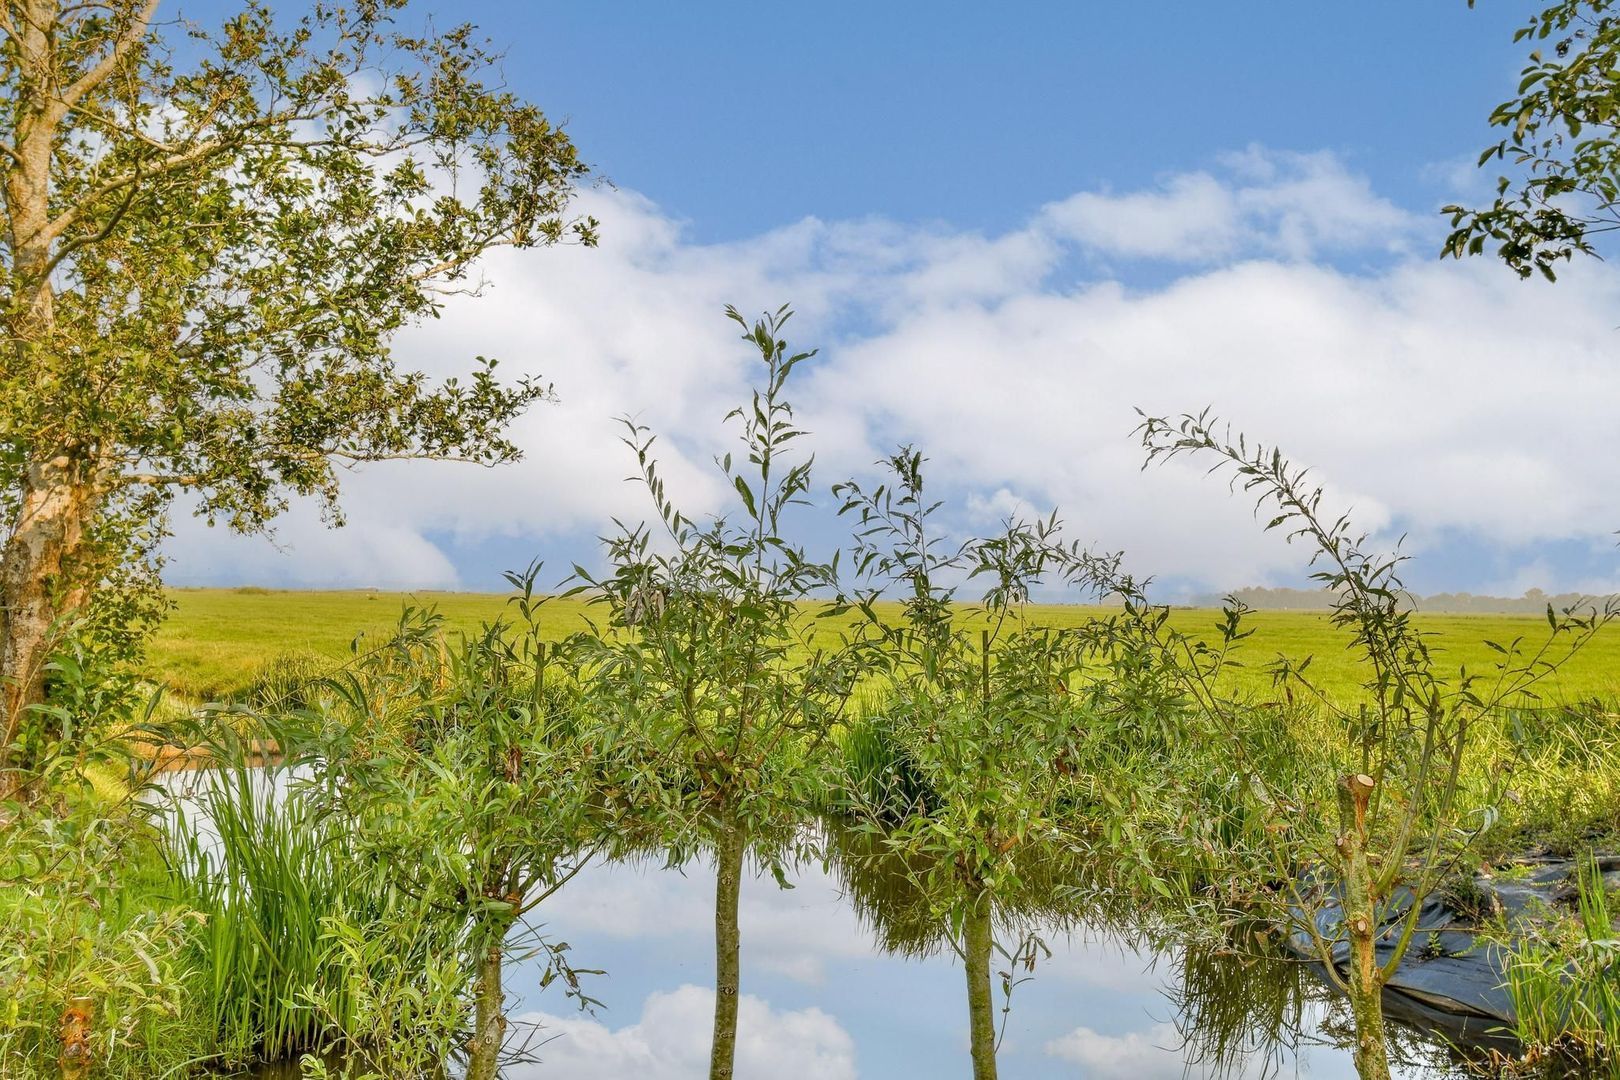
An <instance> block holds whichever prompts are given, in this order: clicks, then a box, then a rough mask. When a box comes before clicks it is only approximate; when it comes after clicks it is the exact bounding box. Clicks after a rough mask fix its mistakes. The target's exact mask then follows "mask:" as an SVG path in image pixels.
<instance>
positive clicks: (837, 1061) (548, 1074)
mask: <svg viewBox="0 0 1620 1080" xmlns="http://www.w3.org/2000/svg"><path fill="white" fill-rule="evenodd" d="M737 1013H738V1016H737V1031H738V1035H737V1076H738V1077H739V1078H741V1080H766V1078H768V1077H775V1076H782V1075H784V1073H783V1069H784V1068H785V1067H789V1066H786V1065H785V1064H784V1063H791V1066H790V1067H789V1068H790V1072H791V1074H792V1075H793V1076H795V1077H798V1078H800V1080H853V1078H854V1076H855V1044H854V1042H853V1040H851V1039H850V1037H849V1034H848V1033H847V1032H846V1031H845V1030H844V1029H843V1028H842V1027H841V1026H839V1023H838V1021H837V1020H836V1019H834V1018H833V1017H832V1016H829V1015H828V1014H827V1013H825V1012H822V1011H821V1010H820V1009H817V1008H808V1009H798V1010H789V1011H778V1010H775V1009H772V1008H771V1007H770V1005H768V1004H767V1003H766V1002H764V1001H761V1000H760V999H759V998H757V997H754V996H752V995H748V994H745V995H744V996H743V997H742V1000H741V1001H739V1002H738V1006H737ZM713 1016H714V991H713V990H709V989H704V988H701V987H696V986H690V985H688V986H682V987H680V988H679V989H677V990H673V991H669V992H660V993H654V994H652V995H650V996H649V997H648V998H647V1000H646V1002H645V1003H644V1004H643V1005H642V1010H641V1017H640V1019H639V1020H637V1021H636V1022H635V1023H634V1024H630V1025H627V1026H625V1027H620V1028H613V1027H609V1026H607V1025H606V1024H603V1023H600V1022H598V1021H596V1020H592V1019H589V1018H586V1017H580V1016H578V1015H574V1016H552V1015H549V1014H546V1013H530V1014H528V1015H525V1016H522V1017H519V1018H518V1025H519V1026H520V1027H528V1028H530V1029H531V1030H533V1031H534V1037H533V1038H532V1039H531V1040H530V1045H529V1046H528V1048H527V1051H528V1054H529V1055H530V1056H532V1057H535V1058H538V1060H537V1061H533V1062H529V1063H525V1064H521V1065H514V1066H511V1067H509V1068H508V1069H507V1071H506V1075H507V1076H510V1077H512V1078H513V1080H530V1078H534V1080H539V1078H541V1077H545V1078H548V1080H550V1078H555V1080H617V1078H619V1077H627V1076H633V1077H637V1078H638V1080H688V1078H697V1077H703V1076H707V1075H708V1071H709V1035H710V1027H711V1024H712V1019H713Z"/></svg>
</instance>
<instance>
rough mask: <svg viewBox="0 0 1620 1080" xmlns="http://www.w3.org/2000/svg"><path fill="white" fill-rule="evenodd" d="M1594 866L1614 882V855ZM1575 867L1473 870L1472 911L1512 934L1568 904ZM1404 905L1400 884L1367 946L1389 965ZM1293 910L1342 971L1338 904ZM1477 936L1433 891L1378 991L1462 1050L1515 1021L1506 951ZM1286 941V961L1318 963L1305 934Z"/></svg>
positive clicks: (1345, 954)
mask: <svg viewBox="0 0 1620 1080" xmlns="http://www.w3.org/2000/svg"><path fill="white" fill-rule="evenodd" d="M1597 861H1598V869H1599V870H1600V871H1602V872H1603V874H1604V880H1605V882H1606V883H1607V884H1608V885H1610V886H1615V885H1620V855H1606V856H1599V857H1598V860H1597ZM1579 865H1580V864H1579V863H1577V862H1576V861H1574V860H1571V859H1563V858H1556V857H1553V856H1550V855H1544V854H1536V855H1529V856H1526V857H1524V858H1522V859H1518V860H1515V861H1514V862H1513V863H1512V864H1510V866H1509V867H1507V868H1506V869H1508V870H1510V872H1511V876H1509V877H1506V878H1504V877H1501V876H1499V875H1500V874H1501V873H1502V872H1503V871H1502V870H1499V871H1498V872H1497V873H1495V874H1493V873H1489V872H1484V871H1482V872H1479V873H1477V874H1475V875H1474V879H1473V886H1474V894H1475V898H1476V900H1477V903H1478V905H1479V908H1480V910H1483V911H1486V912H1489V913H1491V914H1499V915H1501V916H1502V918H1503V920H1504V922H1505V923H1506V925H1507V927H1508V931H1509V934H1510V935H1511V934H1512V932H1513V929H1514V928H1515V927H1527V926H1528V925H1530V924H1531V923H1533V922H1534V921H1536V920H1539V919H1542V918H1545V917H1546V915H1547V913H1548V912H1550V911H1552V910H1554V909H1555V908H1556V907H1558V906H1559V905H1561V904H1562V905H1567V904H1568V903H1569V902H1570V901H1571V899H1572V898H1573V897H1574V896H1575V892H1576V886H1575V882H1576V873H1577V869H1578V867H1579ZM1333 891H1334V892H1336V891H1337V890H1333ZM1412 900H1413V896H1412V892H1411V890H1410V889H1407V888H1406V887H1404V886H1402V887H1400V888H1398V889H1397V890H1396V891H1395V895H1394V896H1393V897H1392V898H1391V900H1390V903H1389V904H1388V906H1387V907H1386V908H1385V911H1384V916H1383V918H1382V919H1381V920H1380V921H1379V934H1378V938H1377V941H1376V943H1375V947H1376V950H1377V958H1378V962H1379V963H1381V964H1387V963H1388V962H1389V960H1390V957H1391V956H1393V955H1394V952H1395V947H1396V945H1397V944H1398V943H1399V941H1400V935H1401V930H1402V927H1403V925H1404V922H1405V919H1406V916H1407V915H1408V913H1410V911H1411V909H1412ZM1293 914H1294V917H1295V918H1296V919H1312V920H1313V921H1314V923H1315V925H1316V929H1317V932H1318V934H1320V935H1321V937H1322V938H1323V939H1324V940H1327V941H1332V942H1333V954H1332V955H1333V963H1334V966H1335V967H1337V968H1338V969H1339V970H1340V971H1341V972H1347V971H1348V970H1349V961H1350V941H1349V935H1348V934H1347V933H1345V929H1344V913H1343V909H1342V907H1341V905H1340V902H1339V901H1338V899H1337V898H1336V897H1334V896H1331V895H1330V896H1329V897H1328V898H1327V899H1326V900H1324V901H1323V903H1322V904H1321V906H1320V907H1319V908H1318V909H1317V910H1316V912H1315V913H1314V916H1312V915H1311V914H1309V913H1307V912H1304V911H1302V910H1301V909H1299V908H1295V909H1294V912H1293ZM1479 930H1480V928H1479V926H1478V924H1477V922H1476V920H1475V918H1474V917H1473V916H1472V915H1470V914H1468V913H1466V912H1462V911H1459V910H1457V909H1456V908H1455V907H1454V906H1452V905H1451V904H1450V903H1448V902H1447V899H1446V897H1444V896H1441V895H1436V894H1431V895H1430V896H1429V897H1428V898H1427V899H1426V900H1425V901H1424V902H1423V906H1422V909H1421V910H1420V911H1419V912H1418V921H1417V929H1416V930H1415V931H1414V932H1413V934H1412V941H1411V943H1410V945H1409V946H1408V947H1407V950H1406V955H1405V956H1404V957H1403V958H1402V960H1401V963H1400V965H1399V966H1398V967H1397V968H1396V969H1395V973H1394V974H1393V975H1391V976H1390V979H1389V981H1388V983H1387V984H1386V986H1385V995H1384V997H1385V1002H1386V1004H1387V1005H1389V1006H1392V1008H1391V1013H1392V1015H1396V1016H1398V1017H1400V1018H1401V1019H1406V1020H1408V1021H1412V1022H1416V1023H1418V1024H1419V1025H1420V1026H1423V1027H1430V1028H1435V1029H1438V1030H1439V1031H1441V1032H1443V1033H1444V1034H1445V1035H1446V1036H1447V1037H1448V1038H1449V1039H1451V1040H1452V1041H1453V1042H1454V1043H1455V1044H1456V1045H1458V1046H1459V1047H1461V1048H1464V1049H1467V1048H1470V1047H1474V1048H1481V1049H1483V1048H1486V1047H1489V1046H1500V1045H1502V1042H1503V1040H1504V1039H1506V1040H1511V1038H1512V1036H1511V1032H1512V1031H1513V1028H1514V1026H1515V1024H1516V1021H1517V1016H1516V1014H1515V1012H1514V1008H1513V999H1512V997H1511V996H1510V995H1509V994H1508V991H1507V963H1508V958H1509V955H1510V953H1511V945H1505V944H1503V943H1501V942H1499V941H1488V940H1485V939H1484V938H1483V937H1482V936H1481V935H1480V932H1479ZM1286 945H1287V948H1288V950H1289V951H1290V952H1292V953H1293V954H1294V955H1296V956H1299V957H1300V958H1302V959H1305V960H1310V961H1313V962H1317V963H1320V960H1321V958H1320V956H1319V955H1318V953H1317V950H1316V946H1315V944H1314V942H1313V941H1312V939H1311V935H1310V933H1309V932H1307V931H1306V930H1303V929H1296V930H1295V931H1293V932H1292V933H1291V934H1289V935H1288V936H1287V938H1286Z"/></svg>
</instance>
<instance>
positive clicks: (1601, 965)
mask: <svg viewBox="0 0 1620 1080" xmlns="http://www.w3.org/2000/svg"><path fill="white" fill-rule="evenodd" d="M1507 990H1508V993H1509V995H1510V996H1511V997H1512V1000H1513V1007H1514V1011H1515V1013H1516V1015H1517V1017H1518V1035H1519V1039H1520V1041H1522V1042H1523V1043H1524V1044H1525V1046H1526V1047H1528V1048H1530V1049H1531V1051H1532V1052H1533V1054H1534V1055H1542V1054H1560V1055H1563V1056H1566V1057H1575V1058H1578V1059H1580V1060H1581V1061H1583V1062H1584V1064H1585V1066H1586V1068H1587V1069H1588V1070H1589V1072H1590V1074H1591V1075H1594V1076H1607V1077H1611V1078H1614V1077H1620V932H1617V931H1616V927H1615V911H1614V908H1613V898H1612V897H1611V896H1610V895H1609V893H1608V891H1607V889H1606V887H1605V883H1604V880H1603V873H1602V871H1601V870H1600V869H1599V868H1598V864H1597V861H1596V860H1595V859H1589V860H1588V861H1587V862H1586V864H1585V865H1584V866H1583V867H1582V869H1581V871H1580V873H1579V876H1578V878H1577V898H1576V910H1575V914H1574V916H1573V917H1572V918H1568V919H1564V920H1561V921H1560V922H1559V923H1557V924H1554V926H1553V927H1552V928H1551V929H1549V930H1543V931H1542V932H1541V933H1540V934H1538V935H1537V936H1534V937H1531V938H1528V939H1526V940H1525V941H1523V942H1521V943H1520V944H1519V945H1517V946H1515V947H1514V948H1513V951H1512V953H1511V955H1510V957H1509V959H1508V965H1507Z"/></svg>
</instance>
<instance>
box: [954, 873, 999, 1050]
mask: <svg viewBox="0 0 1620 1080" xmlns="http://www.w3.org/2000/svg"><path fill="white" fill-rule="evenodd" d="M990 914H991V913H990V898H989V897H988V896H985V895H983V894H980V895H979V896H978V897H976V898H975V900H974V902H973V906H972V907H971V908H969V909H968V913H967V918H966V920H965V921H964V924H963V928H962V945H963V948H962V961H963V963H962V967H963V969H964V970H965V972H966V975H967V998H968V1031H969V1035H970V1045H971V1046H972V1052H973V1080H995V1077H996V1014H995V1006H994V1004H993V1002H992V1001H991V999H990V954H991V950H992V948H993V945H994V938H993V936H992V934H993V930H992V927H991V922H990Z"/></svg>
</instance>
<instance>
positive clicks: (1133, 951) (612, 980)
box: [510, 865, 1462, 1080]
mask: <svg viewBox="0 0 1620 1080" xmlns="http://www.w3.org/2000/svg"><path fill="white" fill-rule="evenodd" d="M790 880H791V881H792V882H793V884H794V886H795V887H794V888H793V889H791V890H781V889H778V888H777V886H776V884H775V883H774V882H773V881H772V880H771V879H770V878H769V877H765V876H761V877H757V878H755V879H753V880H751V881H749V882H748V883H747V884H746V885H745V887H744V890H743V896H742V910H741V924H742V929H743V993H744V995H745V998H744V1002H743V1012H742V1021H743V1022H742V1037H741V1042H740V1043H739V1053H738V1075H739V1076H741V1077H778V1076H795V1077H806V1078H828V1080H832V1078H839V1080H847V1078H850V1077H855V1076H865V1077H898V1076H930V1077H932V1076H939V1077H951V1076H967V1075H969V1071H970V1070H969V1063H968V1056H967V1039H966V1033H965V1032H966V1025H965V1013H966V1005H965V1003H964V1001H963V991H962V979H961V975H960V970H959V967H958V965H959V961H958V959H957V957H956V955H955V954H954V953H953V952H952V951H951V950H949V949H945V948H941V947H940V945H941V937H940V931H939V930H937V929H935V928H933V927H930V926H929V925H928V923H927V919H926V913H927V911H928V909H929V908H930V907H931V905H929V904H928V903H926V902H925V901H924V900H923V899H922V898H920V897H919V896H917V895H915V893H912V894H910V895H909V896H908V892H907V889H906V888H904V887H903V886H904V882H905V880H906V879H902V880H901V881H900V882H899V883H898V884H897V883H896V882H894V881H891V882H889V886H888V887H887V888H878V889H870V890H866V891H865V892H864V894H863V896H860V897H857V896H856V895H855V890H853V889H850V888H849V887H848V886H849V884H850V883H849V882H848V881H847V880H846V879H845V875H844V874H843V873H842V872H841V871H837V870H835V871H832V872H829V871H824V870H822V869H820V868H818V867H801V868H800V869H799V870H798V871H797V872H795V873H793V874H791V875H790ZM708 890H709V885H708V879H707V875H706V874H700V873H694V874H693V875H692V876H690V877H688V876H686V875H684V874H682V873H681V872H680V871H679V870H661V869H658V868H656V867H652V866H645V865H642V866H627V865H611V866H605V867H601V868H597V869H596V870H594V871H589V872H587V876H585V877H583V878H582V879H580V880H578V881H576V883H575V884H574V885H573V886H571V887H570V888H569V890H566V891H565V892H564V893H563V894H560V895H559V896H558V897H557V898H556V900H555V902H554V903H551V904H550V905H548V907H549V910H548V911H547V913H546V919H547V924H548V925H547V927H546V929H547V931H548V932H551V933H554V934H559V935H561V936H563V937H565V938H567V940H568V941H569V942H570V943H571V944H572V945H573V946H574V949H575V951H576V954H577V955H578V956H579V957H580V958H581V959H582V960H584V961H587V962H589V963H590V964H591V965H592V966H594V967H602V968H605V969H607V971H608V972H609V974H608V975H607V976H605V977H602V978H600V979H598V980H597V981H596V985H595V988H594V989H593V991H592V992H593V994H594V996H596V997H598V998H600V999H602V1000H603V1001H604V1002H605V1003H606V1005H607V1008H605V1009H603V1010H599V1011H598V1012H597V1014H596V1015H582V1014H580V1013H578V1012H575V1011H573V1010H571V1009H569V1008H568V1007H567V1005H566V1003H564V1002H563V1001H562V1000H561V998H560V996H555V995H551V994H550V993H549V992H546V993H542V992H540V991H539V990H538V988H537V986H536V985H535V984H536V981H537V975H536V974H535V973H533V972H525V971H523V970H522V969H521V968H519V969H517V970H516V971H515V972H514V975H513V979H512V982H511V986H510V989H511V991H512V993H513V995H514V998H515V1005H516V1009H515V1011H517V1012H519V1013H521V1014H523V1019H524V1020H525V1021H526V1022H528V1023H530V1024H535V1025H539V1028H540V1030H541V1031H542V1032H543V1033H544V1034H543V1035H542V1036H541V1037H542V1038H545V1039H547V1040H548V1041H545V1042H544V1043H543V1044H541V1045H538V1047H537V1053H538V1056H539V1058H540V1059H541V1060H540V1061H539V1062H538V1063H533V1064H529V1065H524V1066H520V1067H518V1068H515V1069H513V1070H512V1071H511V1075H512V1076H513V1077H515V1078H520V1080H536V1078H544V1077H559V1078H576V1080H596V1078H607V1077H620V1076H629V1075H635V1076H637V1077H639V1078H642V1080H677V1078H686V1077H698V1076H702V1075H705V1073H706V1068H707V1062H708V1036H709V1030H708V1020H709V1008H710V1003H711V1001H712V997H711V994H712V991H711V990H709V989H708V983H709V981H710V979H711V977H712V973H711V971H710V967H711V964H712V954H711V949H712V945H711V943H712V937H711V933H712V930H711V919H712V910H711V907H710V903H709V900H710V898H709V895H708ZM1043 932H1044V937H1045V940H1046V942H1047V944H1048V945H1049V946H1050V948H1051V950H1052V955H1051V957H1050V959H1048V960H1045V961H1043V962H1042V963H1041V964H1039V965H1038V967H1037V971H1036V978H1035V979H1034V981H1032V982H1030V983H1028V984H1026V985H1024V986H1022V987H1020V988H1019V989H1018V991H1017V993H1016V995H1015V997H1014V1001H1013V1008H1012V1011H1011V1013H1010V1014H1009V1015H1008V1017H1007V1028H1006V1036H1005V1040H1004V1042H1003V1045H1002V1050H1001V1055H1000V1065H1001V1073H1002V1075H1003V1076H1005V1077H1031V1078H1045V1077H1053V1078H1056V1077H1068V1078H1073V1077H1088V1078H1097V1080H1180V1078H1181V1077H1184V1076H1187V1077H1232V1078H1258V1077H1262V1076H1267V1075H1277V1076H1309V1077H1320V1078H1325V1080H1332V1078H1347V1080H1348V1078H1351V1077H1353V1076H1354V1075H1355V1073H1354V1068H1353V1067H1352V1065H1351V1061H1350V1055H1349V1053H1348V1051H1347V1050H1345V1049H1343V1048H1342V1047H1343V1045H1344V1044H1345V1043H1346V1042H1347V1039H1348V1029H1347V1027H1345V1026H1343V1024H1342V1020H1343V1017H1342V1015H1341V1013H1340V1011H1339V1010H1338V1009H1337V1008H1336V1006H1335V1005H1334V1004H1333V1002H1332V999H1331V998H1330V997H1329V995H1328V994H1327V992H1326V990H1325V988H1323V987H1321V986H1320V984H1319V983H1314V981H1313V980H1312V978H1311V976H1310V975H1309V973H1308V971H1307V970H1306V969H1304V968H1303V966H1302V965H1298V964H1290V963H1287V962H1283V961H1276V962H1265V961H1261V960H1255V959H1242V958H1237V957H1235V956H1234V957H1209V956H1208V955H1207V954H1195V953H1185V954H1181V955H1176V954H1174V953H1165V952H1158V951H1154V950H1152V949H1150V948H1145V947H1143V946H1142V945H1140V944H1136V945H1133V944H1130V943H1127V942H1126V941H1125V940H1124V939H1122V938H1121V937H1120V936H1118V935H1116V934H1111V933H1107V932H1103V931H1098V930H1095V929H1089V928H1086V927H1081V926H1074V925H1069V926H1064V925H1061V923H1060V924H1058V925H1055V926H1054V925H1047V926H1045V927H1043ZM880 943H881V944H880ZM885 945H887V946H888V948H887V949H886V948H885V947H884V946H885ZM1392 1026H1397V1027H1398V1025H1392ZM1407 1041H1411V1040H1410V1039H1409V1038H1408V1039H1407ZM1399 1049H1400V1058H1401V1060H1402V1061H1403V1062H1404V1064H1403V1065H1402V1066H1401V1067H1400V1069H1399V1070H1398V1073H1397V1075H1400V1076H1403V1077H1408V1078H1416V1077H1427V1076H1460V1075H1462V1073H1461V1072H1460V1071H1459V1070H1456V1069H1454V1068H1451V1067H1450V1066H1449V1065H1448V1063H1447V1062H1446V1061H1445V1060H1444V1055H1443V1054H1442V1053H1439V1052H1438V1051H1436V1050H1435V1049H1434V1048H1433V1047H1432V1046H1431V1045H1429V1044H1425V1043H1422V1042H1421V1041H1419V1042H1416V1043H1414V1044H1413V1045H1411V1046H1408V1045H1405V1044H1404V1043H1403V1045H1401V1046H1400V1047H1399ZM789 1062H791V1063H793V1065H792V1068H791V1069H788V1068H787V1067H786V1066H785V1064H784V1063H789Z"/></svg>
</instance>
